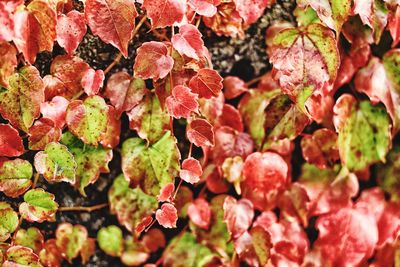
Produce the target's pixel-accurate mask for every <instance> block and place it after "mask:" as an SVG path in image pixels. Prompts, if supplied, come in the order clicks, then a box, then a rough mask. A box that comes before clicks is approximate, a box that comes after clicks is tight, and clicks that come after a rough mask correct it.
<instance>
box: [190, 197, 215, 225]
mask: <svg viewBox="0 0 400 267" xmlns="http://www.w3.org/2000/svg"><path fill="white" fill-rule="evenodd" d="M187 214H188V216H189V218H190V221H192V222H193V223H194V224H195V225H196V226H198V227H200V228H203V229H206V230H207V229H208V228H209V227H210V221H211V208H210V205H209V204H208V202H207V201H206V200H205V199H204V198H197V199H196V200H195V201H193V202H192V203H190V204H189V206H188V208H187Z"/></svg>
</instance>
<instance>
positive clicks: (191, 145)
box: [188, 143, 193, 158]
mask: <svg viewBox="0 0 400 267" xmlns="http://www.w3.org/2000/svg"><path fill="white" fill-rule="evenodd" d="M192 149H193V143H190V146H189V154H188V158H190V157H191V156H192Z"/></svg>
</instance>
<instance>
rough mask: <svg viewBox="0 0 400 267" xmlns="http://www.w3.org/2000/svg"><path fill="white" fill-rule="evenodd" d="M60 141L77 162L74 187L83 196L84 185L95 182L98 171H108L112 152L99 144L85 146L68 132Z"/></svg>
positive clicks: (98, 174)
mask: <svg viewBox="0 0 400 267" xmlns="http://www.w3.org/2000/svg"><path fill="white" fill-rule="evenodd" d="M61 143H62V144H64V145H66V146H67V147H68V150H69V151H70V152H71V153H72V155H73V156H74V158H75V161H76V164H77V168H76V176H75V177H76V183H75V187H76V188H78V189H79V191H80V193H81V194H82V195H83V196H86V194H85V190H84V189H85V187H86V186H88V185H89V184H93V183H95V182H96V181H97V179H98V178H99V176H100V173H108V172H109V171H110V170H109V168H108V163H109V162H110V161H111V159H112V158H113V152H112V150H111V149H104V148H102V147H101V146H98V147H92V146H87V145H85V144H84V143H82V142H81V141H80V140H78V139H77V138H76V137H75V136H74V135H73V134H72V133H70V132H66V133H64V134H63V136H62V138H61Z"/></svg>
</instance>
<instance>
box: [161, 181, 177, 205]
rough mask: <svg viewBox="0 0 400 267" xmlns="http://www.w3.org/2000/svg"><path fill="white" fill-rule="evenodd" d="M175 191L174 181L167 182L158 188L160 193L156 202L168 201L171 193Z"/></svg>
mask: <svg viewBox="0 0 400 267" xmlns="http://www.w3.org/2000/svg"><path fill="white" fill-rule="evenodd" d="M174 191H175V185H174V183H168V184H166V185H165V186H164V187H163V188H161V190H160V194H159V195H158V196H157V199H158V202H164V201H170V199H171V197H172V194H173V193H174Z"/></svg>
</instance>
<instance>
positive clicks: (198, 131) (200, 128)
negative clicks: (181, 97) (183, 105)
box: [186, 119, 214, 147]
mask: <svg viewBox="0 0 400 267" xmlns="http://www.w3.org/2000/svg"><path fill="white" fill-rule="evenodd" d="M186 136H187V138H188V139H189V141H190V142H191V143H193V144H195V145H196V146H198V147H211V146H214V131H213V127H212V125H211V124H210V123H209V122H208V121H206V120H204V119H194V120H193V121H191V122H190V123H189V124H188V126H187V129H186Z"/></svg>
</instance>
